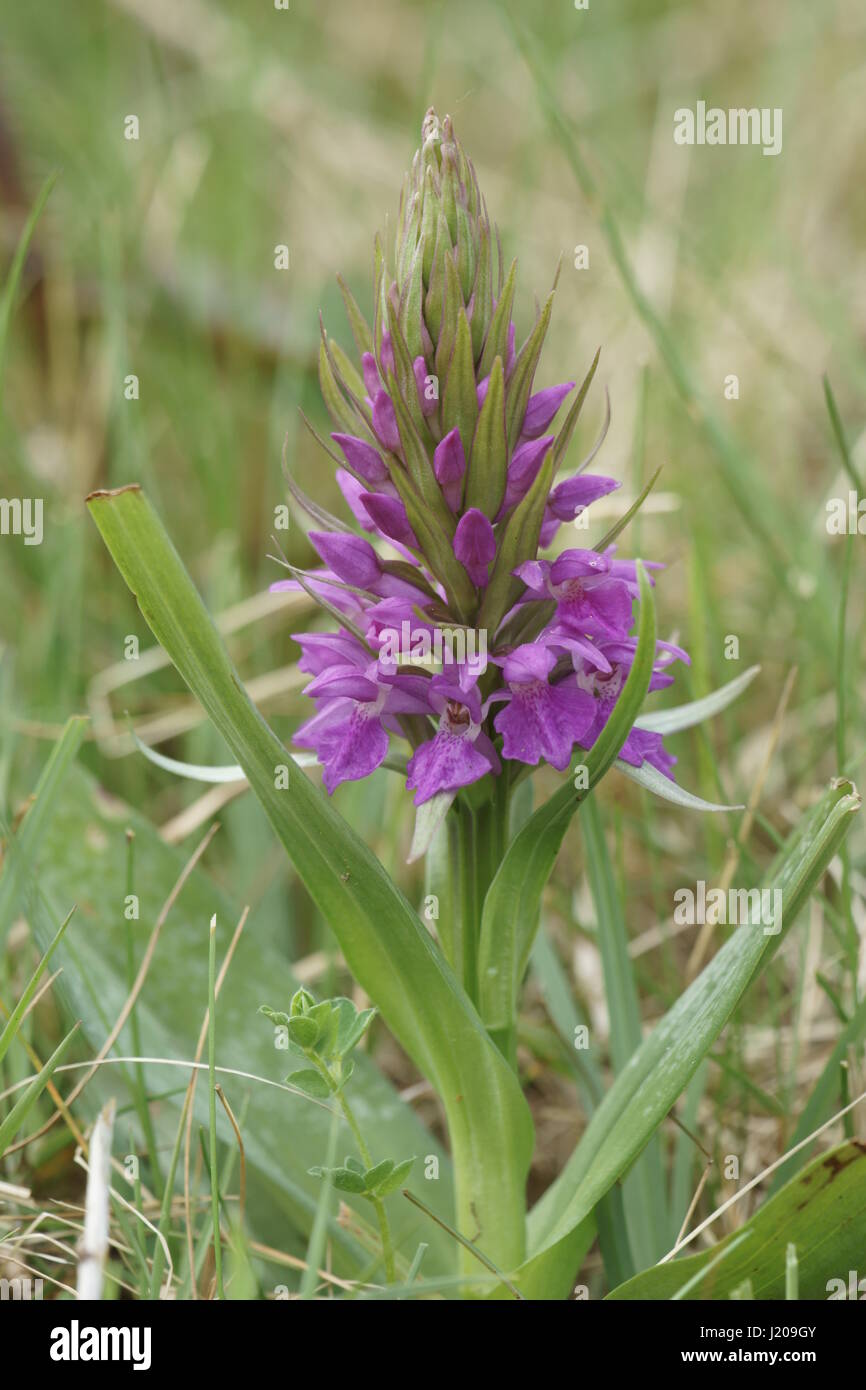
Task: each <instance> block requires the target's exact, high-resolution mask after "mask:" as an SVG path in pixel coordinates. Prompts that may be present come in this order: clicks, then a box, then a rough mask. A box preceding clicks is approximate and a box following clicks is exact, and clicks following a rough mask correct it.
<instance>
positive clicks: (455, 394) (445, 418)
mask: <svg viewBox="0 0 866 1390" xmlns="http://www.w3.org/2000/svg"><path fill="white" fill-rule="evenodd" d="M477 419H478V392H477V390H476V386H475V359H474V358H473V356H472V330H471V329H470V327H469V320H468V319H467V317H466V310H465V309H463V308H461V310H460V313H459V315H458V319H457V336H456V338H455V340H454V351H453V353H452V354H451V361H450V364H449V366H448V377H447V380H446V382H445V390H444V392H443V395H442V432H443V434H447V433H448V431H449V430H453V429H454V427H455V426H456V427H457V429H459V431H460V438H461V439H462V441H463V447H464V449H466V450H468V449H469V447H470V445H471V443H472V438H473V436H474V434H475V422H476V420H477Z"/></svg>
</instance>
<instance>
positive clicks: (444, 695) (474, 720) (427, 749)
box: [406, 676, 500, 806]
mask: <svg viewBox="0 0 866 1390" xmlns="http://www.w3.org/2000/svg"><path fill="white" fill-rule="evenodd" d="M430 703H431V705H432V706H433V708H434V709H435V710H436V711H437V712H438V714H439V726H438V728H437V730H436V733H435V735H434V737H433V738H432V739H431V740H430V741H429V743H422V744H421V746H420V748H418V749H417V750H416V752H415V754H414V756H413V757H412V758H411V759H410V761H409V766H408V767H407V769H406V772H407V779H406V786H407V787H408V788H409V790H410V791H412V790H414V791H415V805H416V806H420V805H421V804H422V802H424V801H429V800H430V798H431V796H435V795H436V794H437V792H442V791H456V790H457V789H458V788H459V787H467V786H469V785H470V783H472V782H477V781H478V780H479V778H481V777H484V776H486V775H487V773H488V772H494V773H498V772H499V770H500V762H499V758H498V757H497V754H496V750H495V748H494V747H493V744H492V743H491V741H490V739H489V738H488V736H487V734H485V733H484V730H483V729H482V727H481V723H482V719H483V717H484V715H483V710H482V706H481V700H480V697H479V695H478V692H477V690H475V689H474V688H471V687H469V688H466V683H465V681H464V682H462V683H461V682H458V681H456V680H454V679H453V678H452V677H451V676H434V677H433V679H432V680H431V682H430Z"/></svg>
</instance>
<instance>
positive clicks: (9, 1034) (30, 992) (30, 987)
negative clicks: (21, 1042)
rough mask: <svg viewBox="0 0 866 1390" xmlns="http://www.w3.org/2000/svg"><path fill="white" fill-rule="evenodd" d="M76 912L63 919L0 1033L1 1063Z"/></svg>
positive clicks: (71, 912)
mask: <svg viewBox="0 0 866 1390" xmlns="http://www.w3.org/2000/svg"><path fill="white" fill-rule="evenodd" d="M74 912H75V908H74V907H73V908H72V909H71V910H70V911H69V912H68V913H67V915H66V917H65V918H64V919H63V921H62V922H61V923H60V926H59V928H58V930H57V935H56V936H55V937H54V940H53V941H52V942H51V945H50V946H49V947H48V950H47V951H46V952H45V953H44V955H43V956H42V959H41V960H40V962H39V964H38V965H37V967H36V969H35V970H34V972H33V974H32V975H31V976H30V979H29V981H28V983H27V986H26V988H25V989H24V991H23V993H22V995H21V998H20V999H19V1000H18V1003H17V1004H16V1005H15V1008H14V1009H13V1010H12V1012H11V1014H10V1015H9V1018H8V1020H7V1022H6V1026H5V1028H4V1029H3V1032H2V1033H0V1062H2V1061H3V1058H4V1057H5V1056H6V1053H7V1052H8V1051H9V1045H10V1043H11V1042H12V1039H13V1038H14V1037H15V1034H16V1033H17V1032H18V1027H19V1025H20V1023H21V1020H22V1018H23V1017H24V1015H25V1013H26V1012H27V1009H28V1006H29V1004H30V1000H31V999H32V998H33V996H34V994H35V993H36V986H37V985H38V984H39V981H40V980H41V979H42V976H43V975H44V974H45V969H46V967H47V965H48V962H49V961H50V959H51V957H52V956H53V954H54V950H55V947H56V946H57V945H58V943H59V942H60V941H61V940H62V939H63V934H64V932H65V931H66V928H67V927H68V926H69V923H70V922H71V921H72V915H73V913H74Z"/></svg>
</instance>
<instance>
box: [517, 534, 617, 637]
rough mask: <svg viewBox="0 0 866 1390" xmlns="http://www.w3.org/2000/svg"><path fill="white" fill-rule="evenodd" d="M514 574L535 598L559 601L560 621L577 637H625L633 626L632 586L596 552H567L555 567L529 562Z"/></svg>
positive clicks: (553, 564) (538, 562) (556, 561)
mask: <svg viewBox="0 0 866 1390" xmlns="http://www.w3.org/2000/svg"><path fill="white" fill-rule="evenodd" d="M515 574H516V575H517V576H518V578H520V579H522V580H523V582H524V583H525V584H526V587H527V589H528V590H529V593H530V596H531V597H532V598H538V599H550V598H552V599H555V600H556V619H557V622H558V623H559V624H560V625H561V626H562V627H564V628H566V629H567V630H568V631H569V632H571V633H572V634H574V635H575V636H577V637H580V636H588V637H625V636H626V634H627V633H628V631H629V629H630V627H631V625H632V596H631V594H630V592H629V586H628V584H627V583H626V582H625V580H624V579H615V578H613V577H612V576H611V562H610V560H609V559H608V558H607V556H605V555H599V554H598V553H597V552H596V551H595V550H564V551H563V552H562V554H561V555H560V556H558V558H557V559H556V560H554V561H553V563H552V564H550V563H549V562H548V561H547V560H530V561H528V562H527V563H526V564H523V565H519V566H518V568H517V569H516V570H515Z"/></svg>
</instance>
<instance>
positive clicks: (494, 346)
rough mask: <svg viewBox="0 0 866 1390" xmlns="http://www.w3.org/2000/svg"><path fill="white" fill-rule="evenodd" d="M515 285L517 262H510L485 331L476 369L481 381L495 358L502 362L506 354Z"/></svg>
mask: <svg viewBox="0 0 866 1390" xmlns="http://www.w3.org/2000/svg"><path fill="white" fill-rule="evenodd" d="M516 284H517V261H512V262H511V268H510V270H509V271H508V275H507V277H506V280H505V284H504V285H503V286H502V293H501V295H500V296H499V302H498V303H497V305H496V308H495V309H494V311H493V318H492V319H491V320H490V327H489V328H488V330H487V337H486V339H485V342H484V351H483V353H482V354H481V362H480V365H479V367H478V375H479V378H481V379H482V380H483V378H484V377H486V376H487V374H488V373H489V372H490V370H491V368H492V366H493V363H494V362H495V361H496V358H497V357H501V358H502V360H503V362H504V361H505V359H506V356H507V354H508V329H509V325H510V323H511V311H512V309H513V307H514V289H515V285H516Z"/></svg>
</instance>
